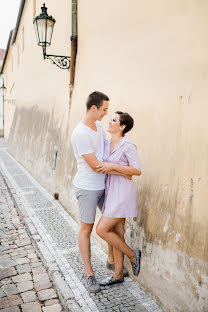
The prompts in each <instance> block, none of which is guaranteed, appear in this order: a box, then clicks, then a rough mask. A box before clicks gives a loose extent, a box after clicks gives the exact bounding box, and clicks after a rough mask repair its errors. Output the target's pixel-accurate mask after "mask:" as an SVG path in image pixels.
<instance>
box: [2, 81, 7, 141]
mask: <svg viewBox="0 0 208 312" xmlns="http://www.w3.org/2000/svg"><path fill="white" fill-rule="evenodd" d="M6 90H7V88H6V87H5V85H4V78H3V76H2V86H1V87H0V92H1V96H2V99H3V137H4V97H5V95H6Z"/></svg>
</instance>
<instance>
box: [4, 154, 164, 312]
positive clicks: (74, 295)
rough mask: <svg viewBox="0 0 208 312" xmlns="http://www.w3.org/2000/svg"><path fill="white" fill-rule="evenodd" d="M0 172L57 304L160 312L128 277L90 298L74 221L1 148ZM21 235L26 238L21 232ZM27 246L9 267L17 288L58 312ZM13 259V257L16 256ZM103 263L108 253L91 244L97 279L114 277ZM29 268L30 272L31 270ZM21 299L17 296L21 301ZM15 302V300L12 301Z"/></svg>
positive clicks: (86, 310)
mask: <svg viewBox="0 0 208 312" xmlns="http://www.w3.org/2000/svg"><path fill="white" fill-rule="evenodd" d="M0 168H1V172H2V174H3V176H4V178H5V179H6V181H7V185H9V187H10V189H11V190H12V191H11V192H12V195H13V197H14V199H15V201H16V203H17V205H18V207H19V208H20V210H21V209H22V211H23V214H24V212H25V218H24V221H25V222H26V225H27V227H28V229H29V232H30V234H31V236H32V239H33V240H34V242H35V244H36V246H37V248H38V249H39V252H40V255H41V259H42V261H43V262H44V263H45V265H46V267H47V269H48V272H49V275H50V277H52V279H53V283H54V285H55V286H56V290H57V291H58V294H59V295H60V300H61V303H62V304H63V306H64V307H65V308H68V309H70V311H84V312H89V311H109V312H110V311H126V312H128V311H135V312H136V311H138V312H162V309H161V308H160V307H159V306H158V305H157V303H156V302H154V301H153V300H152V299H151V298H150V297H149V296H148V295H147V294H146V293H145V292H144V291H143V290H142V289H141V288H140V287H139V286H138V284H136V283H135V282H133V280H132V279H131V278H130V277H128V278H126V279H125V282H124V283H122V284H119V285H112V286H110V287H102V289H101V292H99V293H97V294H89V293H88V291H87V289H86V282H85V276H84V269H83V265H82V261H81V257H80V253H79V249H78V246H77V234H78V225H77V223H76V222H75V221H74V220H73V219H72V218H71V217H70V215H69V214H68V213H67V212H66V211H65V210H64V209H63V207H62V206H61V205H60V203H59V202H58V201H56V200H54V199H53V197H52V196H51V195H50V194H48V193H47V191H46V190H45V189H44V188H42V187H41V186H40V185H39V184H38V183H37V181H36V180H35V179H34V178H33V177H31V176H30V175H29V173H28V172H27V171H26V170H25V169H24V168H23V167H22V166H21V165H20V164H18V163H17V162H16V161H15V159H14V158H13V157H12V156H11V155H9V154H8V152H7V151H6V150H0ZM20 176H21V178H20ZM16 222H17V220H16ZM9 224H10V223H9ZM13 226H14V225H13ZM21 234H23V235H24V234H25V232H23V233H21ZM23 239H24V240H26V239H28V238H27V237H23ZM18 240H19V241H20V240H21V239H20V238H18ZM12 244H16V245H17V242H15V241H14V242H12ZM27 247H28V246H27V245H26V246H23V247H18V249H19V248H20V249H21V252H22V259H28V260H29V262H26V261H24V260H22V261H23V262H22V264H18V265H16V266H11V268H15V270H16V272H18V273H19V274H20V273H21V274H20V275H22V277H21V278H20V279H23V280H24V281H19V288H20V289H21V290H22V289H23V290H24V292H25V293H28V298H36V297H35V295H36V296H37V298H38V299H37V301H36V302H39V301H41V302H43V303H44V305H45V307H44V308H43V311H46V312H47V311H49V312H50V311H59V310H58V309H59V308H60V306H59V302H56V301H53V300H57V299H56V297H55V296H56V295H55V291H54V292H53V291H52V288H51V284H50V281H49V279H48V280H47V282H46V278H45V275H44V274H47V273H45V271H44V268H43V266H42V265H40V266H36V265H37V263H36V262H32V263H31V261H32V260H33V259H35V258H30V256H29V255H30V254H33V253H35V251H34V250H32V249H29V252H28V248H27ZM14 250H15V249H14ZM5 251H6V250H5ZM5 251H3V252H5ZM25 252H26V254H25ZM6 254H8V253H6ZM13 255H14V256H13V257H17V255H16V254H13ZM16 259H18V258H15V259H14V258H11V260H12V261H15V260H16ZM106 259H107V256H106V254H105V253H104V252H103V251H102V250H101V249H100V248H99V246H97V245H96V244H95V242H93V241H92V263H93V267H94V270H95V272H96V277H97V279H98V280H101V279H103V278H105V277H106V276H109V274H112V273H111V272H110V271H109V270H107V269H106V267H105V262H106ZM38 260H39V259H38ZM39 262H40V261H39ZM23 266H24V267H23ZM30 267H31V270H32V272H31V271H30V269H29V268H30ZM54 272H55V273H54ZM8 274H11V275H10V276H11V277H10V276H8V278H9V279H10V278H11V279H12V277H13V275H14V271H13V272H10V273H8ZM23 274H27V275H23ZM34 274H35V276H36V277H35V278H34ZM39 274H40V276H41V274H42V276H44V279H43V280H42V279H41V278H40V279H39V277H38V275H39ZM31 276H32V284H31ZM5 278H6V277H5ZM31 287H32V288H31ZM34 287H35V288H34ZM44 288H49V289H50V290H48V291H45V290H44ZM10 292H13V293H14V295H11V296H19V295H17V294H15V289H11V290H10ZM47 296H49V297H50V298H48V300H47V299H46V298H47ZM0 297H1V293H0ZM18 298H19V297H18ZM23 298H24V297H21V296H20V299H21V300H23ZM0 300H1V299H0ZM13 300H18V299H17V298H16V297H14V299H13ZM33 300H35V299H33ZM38 300H39V301H38ZM50 300H51V302H52V303H51V307H52V306H54V307H55V306H56V305H57V307H55V308H57V310H51V309H50V306H49V308H48V307H47V303H48V302H49V301H50ZM27 304H28V303H25V309H27V306H26V305H27ZM25 311H27V310H25ZM28 311H29V310H28ZM37 311H38V310H37ZM68 311H69V310H68Z"/></svg>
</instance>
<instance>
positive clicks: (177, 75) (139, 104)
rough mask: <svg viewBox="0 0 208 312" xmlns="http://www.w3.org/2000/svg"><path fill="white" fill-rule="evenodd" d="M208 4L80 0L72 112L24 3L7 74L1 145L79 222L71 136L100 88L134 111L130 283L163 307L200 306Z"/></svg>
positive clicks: (53, 8)
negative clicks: (9, 116) (10, 106)
mask: <svg viewBox="0 0 208 312" xmlns="http://www.w3.org/2000/svg"><path fill="white" fill-rule="evenodd" d="M49 2H50V5H48V6H49V7H50V11H49V13H50V14H52V15H53V16H54V17H55V18H56V19H57V23H56V25H55V31H54V37H53V42H54V43H55V42H56V44H52V47H51V53H54V54H55V53H58V54H66V55H67V54H69V52H70V48H69V44H70V40H69V37H70V32H71V29H70V9H71V7H70V1H63V5H64V6H65V7H64V10H63V9H62V10H60V8H59V6H58V5H57V3H56V1H55V0H54V1H48V3H49ZM37 3H38V1H37ZM30 4H31V2H30ZM37 5H38V6H40V5H39V3H38V4H37ZM46 6H47V1H46ZM59 10H60V11H59ZM207 10H208V3H207V1H205V0H200V1H196V0H191V1H190V0H189V1H188V0H186V1H179V0H176V1H170V0H166V1H164V0H159V1H157V2H156V1H153V0H147V1H142V0H129V1H123V0H114V1H113V3H112V1H110V0H106V1H97V0H88V1H85V0H79V1H78V55H77V63H76V76H75V85H74V91H73V97H72V105H71V110H70V111H69V104H68V103H69V87H68V84H69V76H68V72H67V71H66V72H64V71H63V70H60V69H58V68H57V67H56V66H54V65H52V64H50V62H47V61H45V62H44V61H43V60H42V55H41V49H40V48H39V47H37V46H36V43H35V36H34V31H33V25H32V23H31V19H32V14H33V9H32V6H31V7H30V5H29V2H28V1H27V9H26V10H25V12H24V14H23V18H22V26H23V24H24V25H26V26H27V27H25V38H27V39H25V49H24V52H23V53H24V57H22V58H21V59H20V65H19V66H22V67H19V69H18V70H17V71H16V74H15V75H14V81H15V86H16V87H15V90H16V91H15V92H16V93H15V98H16V111H15V115H14V119H13V125H12V131H11V132H10V137H9V150H10V152H11V153H12V154H13V155H14V156H15V157H16V158H17V159H18V160H19V161H20V162H21V163H22V164H23V165H24V166H25V167H26V168H27V169H28V170H30V171H31V173H32V174H33V175H34V176H35V177H36V178H37V179H38V180H39V181H40V182H41V183H42V184H43V185H44V186H45V187H46V188H47V189H48V190H49V191H50V192H51V193H54V192H55V191H58V192H59V194H60V201H61V202H62V204H63V205H64V206H65V207H66V209H67V210H68V211H69V213H71V214H72V215H73V216H74V217H75V218H76V219H77V208H76V201H75V198H74V196H73V192H72V188H71V185H72V179H73V175H74V173H75V171H76V162H75V160H74V157H73V152H72V149H71V145H70V135H71V131H72V129H73V128H74V126H75V125H76V123H77V122H78V121H79V120H80V119H81V117H82V116H83V114H84V111H85V106H84V105H85V100H86V97H87V95H88V94H89V93H90V92H92V91H94V90H100V91H103V92H105V93H107V94H108V95H109V97H110V98H111V103H110V109H109V115H111V113H112V112H114V111H115V110H116V109H118V108H119V109H121V110H125V111H128V112H129V113H130V114H132V115H133V117H134V119H135V127H134V129H133V130H132V132H131V133H129V137H130V138H131V139H132V140H133V141H134V142H135V143H136V144H137V146H138V150H139V154H140V158H141V163H142V168H143V173H142V176H141V177H138V178H135V183H136V184H137V186H138V193H139V215H138V218H136V219H134V220H128V222H127V226H126V240H127V241H128V242H129V243H130V245H131V246H132V247H139V248H141V249H142V251H143V258H142V269H141V273H140V275H139V277H138V278H137V281H138V282H139V283H140V285H142V286H143V287H144V288H145V290H146V291H148V292H149V293H150V294H151V295H152V296H153V297H155V298H156V299H157V300H158V301H159V303H160V304H161V305H162V306H163V307H164V309H165V310H166V311H171V312H175V311H183V312H186V311H187V312H189V311H191V312H192V311H194V312H195V311H204V312H205V311H207V308H208V244H207V241H208V226H207V224H208V214H207V203H208V195H207V191H206V190H207V186H208V185H207V184H208V175H207V173H208V172H207V171H208V168H207V158H208V149H207V139H208V131H207V120H206V119H207V118H206V116H207V113H208V108H207V99H208V94H207V82H208V71H207V69H208V67H207V65H208V58H207V55H208V40H207V30H206V29H207V26H208V25H207V23H208V22H207V14H206V12H207ZM63 12H65V15H64V16H63ZM37 13H38V14H39V11H38V12H37ZM22 26H21V25H20V28H21V27H22ZM18 38H19V37H18ZM18 38H17V39H18ZM18 40H20V38H19V39H18ZM18 40H17V42H18ZM16 44H17V43H16ZM60 49H61V51H62V52H61V51H60ZM13 51H15V49H14V48H13ZM9 62H11V61H9V59H8V64H7V65H6V69H5V71H6V70H7V68H8V69H9V66H10V64H9ZM109 117H110V116H109ZM109 117H106V119H105V120H104V121H103V125H104V126H105V125H106V123H107V120H108V118H109ZM55 150H58V163H57V169H56V172H54V171H52V168H51V166H52V157H53V152H54V151H55ZM99 242H100V241H99ZM100 243H101V242H100ZM127 265H128V263H127Z"/></svg>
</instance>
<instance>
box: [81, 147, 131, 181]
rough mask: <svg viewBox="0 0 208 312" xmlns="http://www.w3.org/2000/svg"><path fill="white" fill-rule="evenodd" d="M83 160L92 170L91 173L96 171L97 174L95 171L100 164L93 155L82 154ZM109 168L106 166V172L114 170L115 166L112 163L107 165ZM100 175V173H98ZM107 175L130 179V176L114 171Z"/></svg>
mask: <svg viewBox="0 0 208 312" xmlns="http://www.w3.org/2000/svg"><path fill="white" fill-rule="evenodd" d="M82 157H83V159H84V160H85V161H86V163H87V164H88V166H89V167H90V168H91V169H92V170H93V171H96V172H99V171H98V170H97V169H98V168H99V166H102V164H104V163H102V162H100V161H98V160H97V157H96V156H95V154H94V153H91V154H84V155H82ZM108 164H109V166H108V170H110V168H114V167H115V166H116V165H115V164H112V163H108ZM99 173H101V172H99ZM108 174H114V175H122V176H124V177H125V178H127V179H131V176H130V175H127V174H125V173H121V172H119V171H116V170H113V169H112V170H110V171H109V172H108Z"/></svg>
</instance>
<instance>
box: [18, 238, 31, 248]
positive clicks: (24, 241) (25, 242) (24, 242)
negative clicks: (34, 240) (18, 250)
mask: <svg viewBox="0 0 208 312" xmlns="http://www.w3.org/2000/svg"><path fill="white" fill-rule="evenodd" d="M27 245H31V240H30V239H21V240H20V241H18V242H17V246H18V247H23V246H27Z"/></svg>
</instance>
